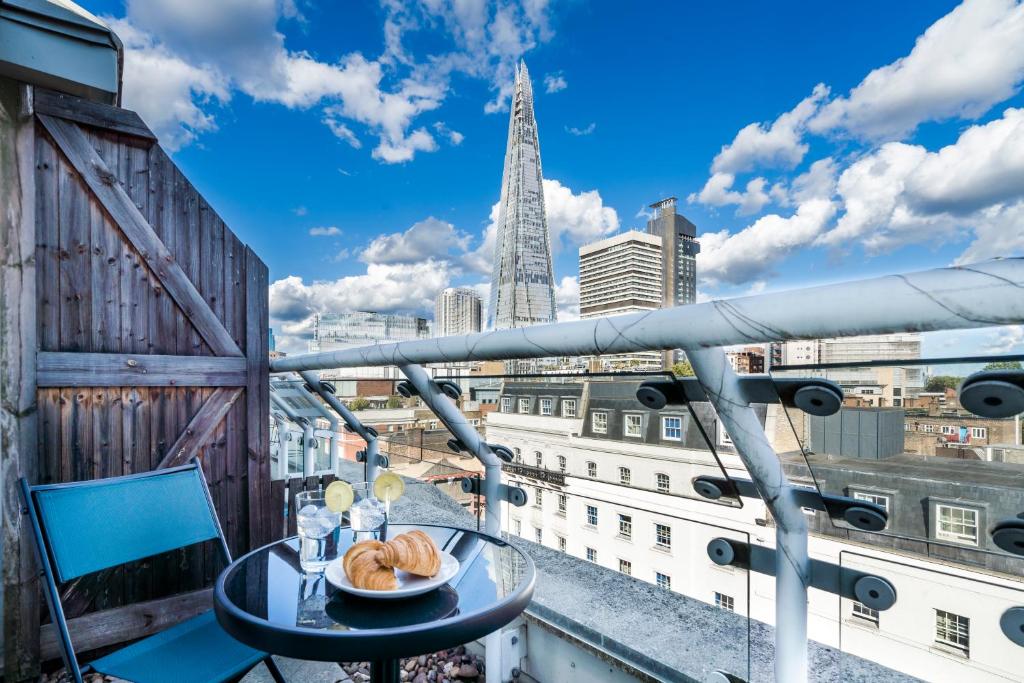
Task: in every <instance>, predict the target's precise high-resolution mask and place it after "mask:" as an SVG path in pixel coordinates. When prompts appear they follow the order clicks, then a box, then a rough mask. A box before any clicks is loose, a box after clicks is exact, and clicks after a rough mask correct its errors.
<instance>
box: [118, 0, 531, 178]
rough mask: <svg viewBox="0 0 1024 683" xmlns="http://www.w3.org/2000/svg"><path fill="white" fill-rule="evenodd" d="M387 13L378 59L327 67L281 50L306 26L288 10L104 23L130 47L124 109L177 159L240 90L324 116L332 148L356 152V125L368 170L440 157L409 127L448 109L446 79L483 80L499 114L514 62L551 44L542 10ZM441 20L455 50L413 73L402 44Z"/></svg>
mask: <svg viewBox="0 0 1024 683" xmlns="http://www.w3.org/2000/svg"><path fill="white" fill-rule="evenodd" d="M385 5H386V14H387V17H386V20H385V54H384V56H382V57H381V58H379V59H377V60H369V59H367V58H366V57H364V56H363V55H362V54H360V53H358V52H354V53H350V54H347V55H344V56H342V57H341V58H340V59H339V60H338V61H337V62H333V63H330V62H325V61H320V60H318V59H317V58H316V57H315V56H313V55H311V54H309V53H307V52H302V51H296V50H293V49H289V47H288V46H287V45H286V44H285V43H286V41H285V36H284V35H283V34H282V33H281V32H280V31H279V30H278V25H279V24H280V23H281V22H287V21H299V22H302V21H305V19H304V18H303V17H302V15H301V13H299V12H298V10H297V8H296V6H295V4H294V2H292V1H291V0H284V1H280V2H279V1H278V0H219V1H218V2H208V1H206V0H128V3H127V7H126V16H125V17H124V18H122V19H109V21H110V22H111V23H112V24H113V25H114V27H115V30H117V32H118V33H119V35H121V37H122V39H123V40H124V41H125V44H126V46H127V48H128V49H127V51H126V60H125V61H126V63H125V101H126V103H127V104H129V105H130V106H133V107H135V108H137V109H138V110H139V111H140V113H141V114H142V116H143V118H144V119H145V120H146V121H147V122H148V123H149V124H150V125H151V126H152V127H153V128H154V129H155V131H156V132H157V133H158V134H159V135H160V137H161V139H162V140H164V142H165V143H166V144H167V145H168V146H169V147H172V148H177V147H180V146H183V145H186V144H189V143H191V142H193V141H194V140H195V139H196V137H197V135H198V134H200V133H203V132H208V131H212V130H214V129H215V128H216V122H215V119H214V116H213V114H212V113H211V111H210V110H209V105H210V103H211V101H214V100H216V101H219V102H220V103H227V102H228V101H230V99H231V96H232V93H233V92H234V91H236V90H237V91H241V92H243V93H245V94H247V95H249V96H250V97H252V98H253V99H255V100H256V101H260V102H271V103H277V104H281V105H283V106H286V107H289V108H297V109H307V108H311V107H317V106H321V105H323V106H324V110H323V115H322V116H321V120H322V121H323V123H324V124H325V125H327V126H328V127H329V128H330V130H331V131H332V133H334V135H336V136H337V137H338V138H339V139H341V140H344V141H346V142H348V143H349V144H350V145H352V146H353V147H355V148H360V147H361V146H362V143H361V141H360V140H359V135H358V131H356V130H353V128H352V125H351V124H352V123H358V124H361V125H363V126H365V127H366V128H367V130H368V131H369V132H370V133H371V134H373V135H376V136H377V137H378V139H379V141H378V144H377V146H376V147H375V148H374V150H373V157H374V158H375V159H378V160H379V161H381V162H383V163H402V162H405V161H409V160H411V159H412V158H414V157H415V155H416V153H417V152H431V151H434V150H436V149H437V148H438V146H437V143H436V141H435V140H434V138H433V137H432V136H431V135H430V133H429V132H428V131H427V129H426V128H424V127H422V126H419V127H417V126H416V125H415V122H416V119H417V117H419V116H420V115H421V114H423V113H424V112H427V111H431V110H433V109H436V108H438V107H439V106H440V105H441V103H442V102H443V101H444V99H445V97H446V96H447V94H448V82H449V78H450V75H451V73H452V72H455V71H458V72H461V73H464V74H466V75H468V76H470V77H473V78H484V79H487V80H490V81H491V82H492V86H493V88H494V90H496V91H497V92H498V94H497V96H496V99H495V100H494V101H492V102H491V103H489V104H490V105H493V106H496V107H497V108H499V109H500V108H501V107H502V106H504V104H505V102H506V101H507V96H508V91H509V90H510V88H511V81H512V73H513V72H512V69H513V66H514V64H515V62H516V60H518V59H519V58H520V57H521V56H522V55H523V53H525V52H526V51H527V50H529V49H531V48H532V47H534V46H535V45H536V44H537V43H538V41H543V40H547V39H550V37H551V30H550V26H549V21H548V17H547V12H548V8H547V3H546V2H544V1H541V0H520V2H508V3H503V4H501V5H499V6H497V7H496V8H494V9H493V11H492V10H491V9H490V8H488V7H487V6H486V5H484V4H482V3H478V2H472V1H468V0H463V1H460V2H455V3H452V4H451V5H448V4H446V3H437V2H427V3H423V4H422V5H408V4H406V3H399V2H386V3H385ZM438 19H441V21H440V24H441V25H443V26H445V27H447V29H448V30H449V33H450V35H449V36H448V38H449V40H451V41H452V42H453V43H454V44H455V49H454V50H453V51H451V52H449V53H445V54H441V55H433V56H431V57H430V59H429V60H428V61H426V62H423V63H417V62H416V60H415V59H413V57H412V56H411V55H409V54H408V53H407V52H405V51H404V48H403V47H402V37H403V34H404V33H405V32H407V31H412V30H419V29H421V28H430V27H431V26H434V25H435V24H437V23H438V21H437V20H438ZM385 67H387V69H385ZM398 67H401V70H399V68H398ZM403 74H404V75H403ZM445 134H446V136H447V137H448V139H449V140H450V141H451V142H452V144H456V145H457V144H459V143H460V142H461V141H462V134H461V133H459V132H458V131H447V132H446V133H445Z"/></svg>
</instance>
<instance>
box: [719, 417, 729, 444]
mask: <svg viewBox="0 0 1024 683" xmlns="http://www.w3.org/2000/svg"><path fill="white" fill-rule="evenodd" d="M718 445H719V446H731V445H732V437H731V436H729V430H727V429H726V428H725V425H723V424H722V421H721V420H719V421H718Z"/></svg>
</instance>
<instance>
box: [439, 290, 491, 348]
mask: <svg viewBox="0 0 1024 683" xmlns="http://www.w3.org/2000/svg"><path fill="white" fill-rule="evenodd" d="M481 307H482V304H481V301H480V295H479V294H477V293H476V292H475V291H473V290H472V289H469V288H467V287H449V288H448V289H445V290H443V291H442V292H441V293H440V294H438V295H437V303H436V304H435V306H434V336H435V337H450V336H452V335H456V334H473V333H474V332H479V331H480V317H481Z"/></svg>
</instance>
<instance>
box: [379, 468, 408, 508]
mask: <svg viewBox="0 0 1024 683" xmlns="http://www.w3.org/2000/svg"><path fill="white" fill-rule="evenodd" d="M403 493H405V482H404V481H402V478H401V477H400V476H398V475H397V474H395V473H394V472H385V473H383V474H382V475H380V476H379V477H377V480H376V481H374V482H373V495H375V496H377V498H378V499H379V500H383V501H385V502H387V503H393V502H395V501H396V500H398V499H399V498H401V497H402V494H403Z"/></svg>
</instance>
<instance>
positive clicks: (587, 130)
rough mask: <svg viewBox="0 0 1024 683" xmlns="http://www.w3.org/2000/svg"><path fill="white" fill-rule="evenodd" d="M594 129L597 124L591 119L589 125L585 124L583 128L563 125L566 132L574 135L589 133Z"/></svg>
mask: <svg viewBox="0 0 1024 683" xmlns="http://www.w3.org/2000/svg"><path fill="white" fill-rule="evenodd" d="M596 129H597V124H596V123H594V122H593V121H591V122H590V125H588V126H585V127H583V128H576V127H575V126H566V127H565V130H566V132H567V133H570V134H572V135H576V136H580V135H590V134H591V133H593V132H594V130H596Z"/></svg>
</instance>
